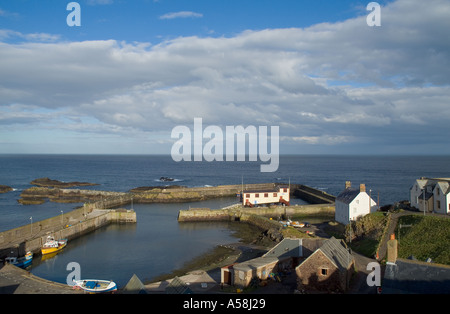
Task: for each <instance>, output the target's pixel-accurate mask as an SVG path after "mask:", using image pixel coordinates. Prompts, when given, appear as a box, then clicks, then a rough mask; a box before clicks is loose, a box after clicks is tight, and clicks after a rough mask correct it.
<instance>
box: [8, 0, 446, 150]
mask: <svg viewBox="0 0 450 314" xmlns="http://www.w3.org/2000/svg"><path fill="white" fill-rule="evenodd" d="M449 11H450V4H449V3H448V2H446V1H439V0H437V1H436V4H435V5H433V6H431V5H425V4H423V3H422V2H420V1H410V0H407V1H406V0H398V1H396V2H393V3H391V4H389V5H387V6H386V7H383V8H382V26H381V27H379V28H373V27H368V26H367V24H366V20H365V18H366V17H365V16H361V17H355V18H353V19H349V20H346V21H342V22H339V23H323V24H318V25H313V26H311V27H308V28H287V29H265V30H259V31H254V30H248V31H244V32H242V33H240V34H237V35H234V36H232V37H217V38H216V37H203V38H200V37H196V36H192V37H179V38H176V39H172V40H167V41H163V42H161V43H159V44H156V45H151V44H150V43H126V42H118V41H116V40H99V41H83V42H62V41H58V40H57V39H56V38H57V37H55V38H54V40H53V41H50V42H49V41H47V42H42V41H41V40H40V39H39V38H38V37H39V36H38V37H35V38H33V36H30V35H27V34H21V33H18V34H15V33H14V32H13V31H9V30H3V31H0V39H2V40H3V39H5V38H9V37H10V36H19V37H22V38H24V39H25V40H27V41H26V42H22V43H16V44H11V43H6V42H3V43H0V73H2V76H0V108H3V111H0V112H1V114H2V115H3V116H2V117H3V118H2V119H0V130H1V133H3V134H8V133H7V132H8V130H9V129H10V128H11V127H18V126H19V125H24V126H25V125H26V126H27V127H28V128H31V127H36V128H48V129H54V130H55V132H58V131H61V132H71V134H74V133H75V134H81V133H83V132H84V133H89V134H92V135H93V136H92V137H93V138H96V137H97V138H98V140H99V141H101V138H102V137H101V136H100V134H104V135H103V136H106V135H108V134H109V135H111V136H112V137H114V138H122V139H133V138H139V139H142V138H145V136H148V137H149V138H150V137H151V138H154V137H155V136H156V137H157V138H158V140H155V141H153V142H152V143H153V144H152V145H156V144H155V143H157V142H158V141H159V142H164V143H165V144H164V145H166V146H164V149H163V151H162V152H166V153H168V152H169V151H170V149H169V150H165V149H166V148H167V145H168V144H167V143H168V142H170V141H168V140H170V131H171V129H172V128H173V127H175V126H177V125H186V126H192V124H193V119H194V118H195V117H200V118H203V123H204V125H205V126H206V125H218V126H221V127H225V126H226V125H244V126H245V125H255V126H260V125H266V126H275V125H279V126H280V135H281V139H282V145H285V151H289V152H292V150H293V151H295V150H296V149H297V148H298V149H299V150H301V151H304V150H305V149H306V148H308V149H309V148H311V147H324V149H326V148H327V147H333V149H338V148H339V147H345V148H342V150H343V151H344V152H349V151H348V150H347V149H348V148H349V147H353V151H360V150H362V151H364V152H369V151H373V152H379V151H380V150H381V149H382V148H383V147H395V145H397V144H400V143H408V144H409V145H410V147H411V148H410V149H411V151H414V147H416V146H415V143H417V142H423V141H424V140H425V141H426V138H427V136H429V137H430V138H433V141H437V142H439V141H441V142H442V143H445V142H446V141H448V140H447V134H448V132H449V131H450V127H449V125H448V121H450V107H449V106H448V102H449V100H450V87H449V86H450V76H449V75H448V68H450V38H449V34H448V32H447V31H444V30H448V29H450V20H449V19H448V14H446V12H449ZM2 34H3V35H2ZM102 132H103V133H102ZM84 133H83V134H84ZM30 136H32V134H30ZM93 140H94V139H93ZM124 141H125V140H124ZM149 145H150V144H149ZM352 145H353V146H352ZM102 147H103V146H102ZM155 147H157V146H155ZM305 147H306V148H305ZM152 149H153V148H152ZM155 149H156V148H155ZM0 150H1V146H0ZM280 151H281V153H283V149H281V150H280ZM446 152H448V153H450V151H448V150H447V151H446Z"/></svg>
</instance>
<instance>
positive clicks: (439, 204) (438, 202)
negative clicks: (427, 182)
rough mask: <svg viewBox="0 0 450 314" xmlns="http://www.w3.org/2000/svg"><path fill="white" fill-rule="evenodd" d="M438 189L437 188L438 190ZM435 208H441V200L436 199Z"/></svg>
mask: <svg viewBox="0 0 450 314" xmlns="http://www.w3.org/2000/svg"><path fill="white" fill-rule="evenodd" d="M438 191H439V190H438ZM437 208H438V209H441V201H437Z"/></svg>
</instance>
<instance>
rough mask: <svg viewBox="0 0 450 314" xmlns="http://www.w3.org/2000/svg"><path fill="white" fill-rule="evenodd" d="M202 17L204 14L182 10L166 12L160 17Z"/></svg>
mask: <svg viewBox="0 0 450 314" xmlns="http://www.w3.org/2000/svg"><path fill="white" fill-rule="evenodd" d="M189 17H190V18H201V17H203V14H201V13H197V12H192V11H180V12H171V13H166V14H164V15H161V16H160V17H159V18H160V19H161V20H172V19H178V18H189Z"/></svg>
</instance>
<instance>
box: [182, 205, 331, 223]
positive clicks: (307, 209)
mask: <svg viewBox="0 0 450 314" xmlns="http://www.w3.org/2000/svg"><path fill="white" fill-rule="evenodd" d="M334 209H335V208H334V205H332V204H314V205H300V206H273V207H259V208H245V207H244V208H243V207H240V206H239V207H234V208H228V209H217V210H214V209H209V208H192V209H189V210H180V211H179V213H178V221H179V222H194V221H248V220H249V217H251V216H259V217H264V218H275V219H276V218H278V217H280V216H282V215H284V216H296V215H315V216H334ZM265 220H267V221H270V220H269V219H265Z"/></svg>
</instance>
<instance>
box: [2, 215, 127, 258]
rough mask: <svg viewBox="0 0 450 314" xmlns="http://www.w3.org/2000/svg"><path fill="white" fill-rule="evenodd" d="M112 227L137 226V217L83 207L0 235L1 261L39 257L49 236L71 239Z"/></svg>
mask: <svg viewBox="0 0 450 314" xmlns="http://www.w3.org/2000/svg"><path fill="white" fill-rule="evenodd" d="M111 223H136V213H135V212H134V211H133V210H126V209H114V210H108V209H107V210H104V209H91V208H89V206H87V207H86V206H84V207H81V208H78V209H75V210H73V211H71V212H68V213H62V214H61V215H58V216H56V217H52V218H49V219H45V220H42V221H38V222H35V223H33V224H31V225H26V226H22V227H19V228H15V229H12V230H8V231H4V232H1V233H0V259H3V258H5V257H6V256H10V255H11V252H13V253H12V255H13V256H23V255H24V254H25V253H26V252H27V251H31V252H33V253H39V252H40V248H41V247H42V245H43V244H44V243H45V241H46V240H47V237H48V236H49V235H52V236H54V237H55V238H56V239H61V238H67V239H69V240H70V239H73V238H76V237H79V236H82V235H84V234H86V233H89V232H91V231H94V230H95V229H98V228H100V227H103V226H106V225H108V224H111Z"/></svg>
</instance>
